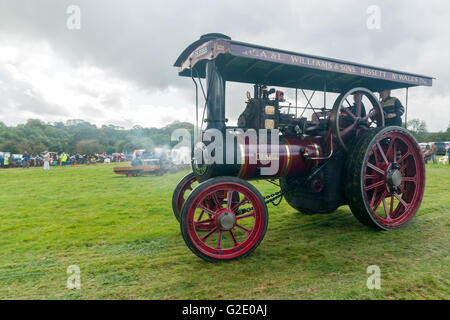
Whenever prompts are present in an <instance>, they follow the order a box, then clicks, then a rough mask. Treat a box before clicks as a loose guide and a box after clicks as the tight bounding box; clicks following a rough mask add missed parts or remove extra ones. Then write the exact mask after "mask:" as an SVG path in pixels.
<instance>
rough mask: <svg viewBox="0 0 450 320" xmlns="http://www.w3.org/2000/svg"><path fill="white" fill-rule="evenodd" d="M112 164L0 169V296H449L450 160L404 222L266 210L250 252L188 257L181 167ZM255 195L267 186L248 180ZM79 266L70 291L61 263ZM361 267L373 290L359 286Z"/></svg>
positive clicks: (435, 170)
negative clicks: (386, 225) (134, 173)
mask: <svg viewBox="0 0 450 320" xmlns="http://www.w3.org/2000/svg"><path fill="white" fill-rule="evenodd" d="M112 167H113V165H100V164H97V165H94V166H79V167H66V168H52V169H51V170H50V171H49V172H44V171H43V170H42V169H39V168H38V169H35V168H32V169H28V170H25V169H8V170H0V219H1V223H0V234H1V236H0V298H1V299H449V298H450V286H449V285H450V282H449V279H450V272H449V265H450V249H449V244H450V241H449V240H450V235H449V234H450V220H449V213H450V196H449V195H450V183H449V180H450V166H448V165H447V166H442V165H441V166H438V165H432V164H431V165H428V166H427V187H426V192H425V196H424V200H423V203H422V206H421V208H420V210H419V213H418V215H417V216H416V217H415V218H414V219H413V221H412V222H411V223H410V224H409V225H408V226H407V227H405V228H402V229H400V230H395V231H389V232H380V231H375V230H372V229H369V228H368V227H365V226H363V225H361V224H360V223H359V222H358V221H357V220H356V219H355V218H354V217H353V216H352V214H351V212H350V211H349V209H348V207H346V206H345V207H341V208H340V209H339V210H338V211H336V212H334V213H332V214H328V215H315V216H304V215H302V214H299V213H297V212H296V211H295V210H294V209H292V208H291V207H289V206H288V205H287V203H286V202H285V201H283V202H282V203H281V205H280V206H278V207H273V206H269V212H270V221H269V227H268V230H267V233H266V236H265V238H264V240H263V242H262V243H261V245H260V246H259V247H258V248H257V249H256V250H255V251H254V252H253V254H251V255H250V256H249V257H247V258H245V259H242V260H238V261H233V262H227V263H215V264H211V263H207V262H205V261H203V260H201V259H199V258H198V257H197V256H195V255H194V254H192V253H191V251H190V250H189V249H188V248H187V247H186V245H185V244H184V241H183V239H182V237H181V234H180V229H179V225H178V223H177V222H176V220H175V218H174V217H173V213H172V209H171V196H172V191H173V189H174V188H175V185H176V183H177V182H178V180H179V179H181V177H182V176H183V175H184V174H185V172H179V173H177V174H167V175H164V176H161V177H156V176H150V177H138V178H126V177H122V176H117V175H115V174H114V173H113V171H112ZM254 184H255V185H256V186H257V188H258V189H259V190H260V191H261V193H262V194H263V195H265V194H268V193H271V192H273V191H275V187H274V186H272V185H270V184H269V183H267V182H264V181H259V182H255V183H254ZM69 265H77V266H79V267H80V269H81V289H80V290H69V289H67V288H66V281H67V278H68V277H69V274H67V267H68V266H69ZM369 265H378V266H379V267H380V269H381V289H380V290H369V289H367V287H366V281H367V278H368V276H369V275H368V274H367V273H366V268H367V267H368V266H369Z"/></svg>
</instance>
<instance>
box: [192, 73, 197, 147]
mask: <svg viewBox="0 0 450 320" xmlns="http://www.w3.org/2000/svg"><path fill="white" fill-rule="evenodd" d="M191 78H192V81H193V82H194V85H195V130H194V139H196V138H197V136H198V84H197V81H195V78H194V73H193V70H192V69H191Z"/></svg>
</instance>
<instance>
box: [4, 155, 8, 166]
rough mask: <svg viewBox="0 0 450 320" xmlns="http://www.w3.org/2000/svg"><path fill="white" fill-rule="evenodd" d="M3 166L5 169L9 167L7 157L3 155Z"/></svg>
mask: <svg viewBox="0 0 450 320" xmlns="http://www.w3.org/2000/svg"><path fill="white" fill-rule="evenodd" d="M3 165H4V166H5V168H8V167H9V156H8V155H7V154H5V158H4V159H3Z"/></svg>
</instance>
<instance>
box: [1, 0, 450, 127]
mask: <svg viewBox="0 0 450 320" xmlns="http://www.w3.org/2000/svg"><path fill="white" fill-rule="evenodd" d="M73 5H75V6H77V8H79V10H80V25H79V26H80V28H79V29H77V28H75V29H70V28H68V22H69V25H70V26H74V24H73V22H74V20H73V17H74V16H73V14H74V11H72V8H73V7H71V6H73ZM371 5H376V6H377V7H378V8H379V9H380V20H379V21H380V28H379V29H369V28H368V27H367V21H368V19H370V16H371V14H372V13H373V12H369V13H368V12H367V9H368V7H369V6H371ZM71 23H72V24H71ZM209 32H221V33H224V34H227V35H229V36H231V37H232V38H233V39H235V40H239V41H244V42H251V43H255V44H260V45H265V46H269V47H275V48H280V49H286V50H291V51H297V52H302V53H309V54H315V55H320V56H326V57H333V58H338V59H343V60H349V61H354V62H359V63H363V64H369V65H374V66H380V67H385V68H391V69H396V70H402V71H408V72H411V73H417V74H424V75H428V76H432V77H435V78H436V80H435V81H434V85H433V87H432V88H428V87H427V88H422V87H419V88H413V89H411V90H410V95H409V106H408V118H409V119H412V118H420V119H423V120H425V121H426V123H427V126H428V129H429V130H430V131H438V130H445V129H446V128H447V126H448V125H449V123H450V108H449V106H450V68H449V67H448V59H449V58H450V3H449V1H447V0H443V1H433V0H430V1H411V0H409V1H379V0H371V1H361V0H340V1H331V0H330V1H319V0H315V1H300V0H296V1H284V0H278V1H245V2H244V1H242V0H241V1H232V0H228V1H214V0H209V1H203V0H196V1H170V0H166V1H155V0H148V1H143V0H127V1H125V0H123V1H118V0H117V1H111V0H83V1H82V0H70V1H65V0H53V1H50V0H40V1H33V0H0V121H2V122H4V123H5V124H7V125H16V124H18V123H23V122H25V121H26V120H27V119H29V118H37V119H41V120H43V121H46V122H53V121H65V120H67V119H84V120H88V121H90V122H92V123H95V124H97V125H102V124H114V125H119V126H123V127H126V128H130V127H132V126H134V125H141V126H146V127H148V126H155V127H161V126H164V125H165V124H167V123H169V122H172V121H174V120H180V121H190V122H194V121H195V120H194V107H193V106H194V90H193V86H192V81H191V80H190V79H189V78H180V77H178V76H177V70H176V68H174V67H173V63H174V61H175V60H176V58H177V57H178V55H179V54H180V53H181V51H182V50H183V49H184V48H185V47H186V46H188V45H189V44H190V43H191V42H193V41H195V40H197V39H198V38H199V36H200V35H202V34H204V33H209ZM248 88H249V86H248V85H231V86H229V88H228V89H227V104H228V106H227V107H228V109H227V117H229V118H230V119H231V122H233V120H235V119H236V118H237V116H238V115H239V113H240V112H241V111H242V110H243V108H244V100H245V91H246V90H248ZM394 95H396V96H397V97H399V98H400V99H401V100H402V102H403V103H404V102H405V92H404V90H401V91H395V92H394ZM287 96H288V98H292V97H293V94H292V92H289V91H288V92H287ZM331 99H332V97H331ZM302 102H304V101H300V103H302Z"/></svg>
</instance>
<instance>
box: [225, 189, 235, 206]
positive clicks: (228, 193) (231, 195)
mask: <svg viewBox="0 0 450 320" xmlns="http://www.w3.org/2000/svg"><path fill="white" fill-rule="evenodd" d="M233 193H234V191H228V192H227V198H228V199H227V208H228V209H231V203H232V201H233Z"/></svg>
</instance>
